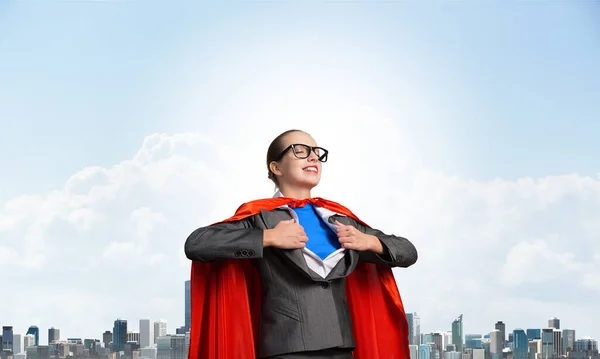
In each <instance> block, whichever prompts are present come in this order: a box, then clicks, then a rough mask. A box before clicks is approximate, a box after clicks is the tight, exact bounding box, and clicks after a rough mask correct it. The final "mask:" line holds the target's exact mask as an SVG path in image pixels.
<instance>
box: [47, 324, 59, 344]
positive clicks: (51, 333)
mask: <svg viewBox="0 0 600 359" xmlns="http://www.w3.org/2000/svg"><path fill="white" fill-rule="evenodd" d="M58 340H60V329H56V328H54V327H52V328H50V329H48V344H52V343H53V342H55V341H58Z"/></svg>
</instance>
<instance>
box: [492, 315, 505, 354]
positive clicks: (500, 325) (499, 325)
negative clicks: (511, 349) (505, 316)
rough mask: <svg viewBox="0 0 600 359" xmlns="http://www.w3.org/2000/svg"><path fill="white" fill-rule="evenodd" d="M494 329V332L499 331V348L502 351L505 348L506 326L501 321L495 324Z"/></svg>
mask: <svg viewBox="0 0 600 359" xmlns="http://www.w3.org/2000/svg"><path fill="white" fill-rule="evenodd" d="M494 327H495V328H496V330H498V331H500V336H501V338H500V339H501V340H500V346H501V347H502V349H504V347H505V346H506V324H504V322H503V321H498V322H496V325H495V326H494Z"/></svg>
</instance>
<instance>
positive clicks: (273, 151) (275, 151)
mask: <svg viewBox="0 0 600 359" xmlns="http://www.w3.org/2000/svg"><path fill="white" fill-rule="evenodd" d="M293 132H304V131H302V130H287V131H285V132H283V133H281V134H280V135H279V136H277V137H275V139H274V140H273V142H271V144H270V145H269V149H268V150H267V171H269V172H268V173H269V174H268V177H269V179H270V180H271V181H273V183H275V187H276V188H277V187H279V180H278V179H277V176H276V175H275V173H273V171H271V167H270V166H269V165H270V164H271V162H273V161H275V159H276V158H277V156H279V154H280V153H281V151H283V150H284V149H285V141H284V140H285V136H287V135H288V134H290V133H293ZM304 133H306V132H304Z"/></svg>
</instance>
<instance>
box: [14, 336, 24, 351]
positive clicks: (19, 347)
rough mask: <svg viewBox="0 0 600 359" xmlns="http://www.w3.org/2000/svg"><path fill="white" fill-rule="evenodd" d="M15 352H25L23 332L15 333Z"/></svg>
mask: <svg viewBox="0 0 600 359" xmlns="http://www.w3.org/2000/svg"><path fill="white" fill-rule="evenodd" d="M12 352H13V354H21V353H23V337H22V336H21V334H13V349H12Z"/></svg>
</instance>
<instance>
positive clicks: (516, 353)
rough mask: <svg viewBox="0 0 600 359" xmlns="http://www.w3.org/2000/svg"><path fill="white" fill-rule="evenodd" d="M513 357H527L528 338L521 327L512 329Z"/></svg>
mask: <svg viewBox="0 0 600 359" xmlns="http://www.w3.org/2000/svg"><path fill="white" fill-rule="evenodd" d="M512 337H513V359H528V357H529V340H528V339H527V334H526V333H525V331H524V330H523V329H515V330H513V335H512Z"/></svg>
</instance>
